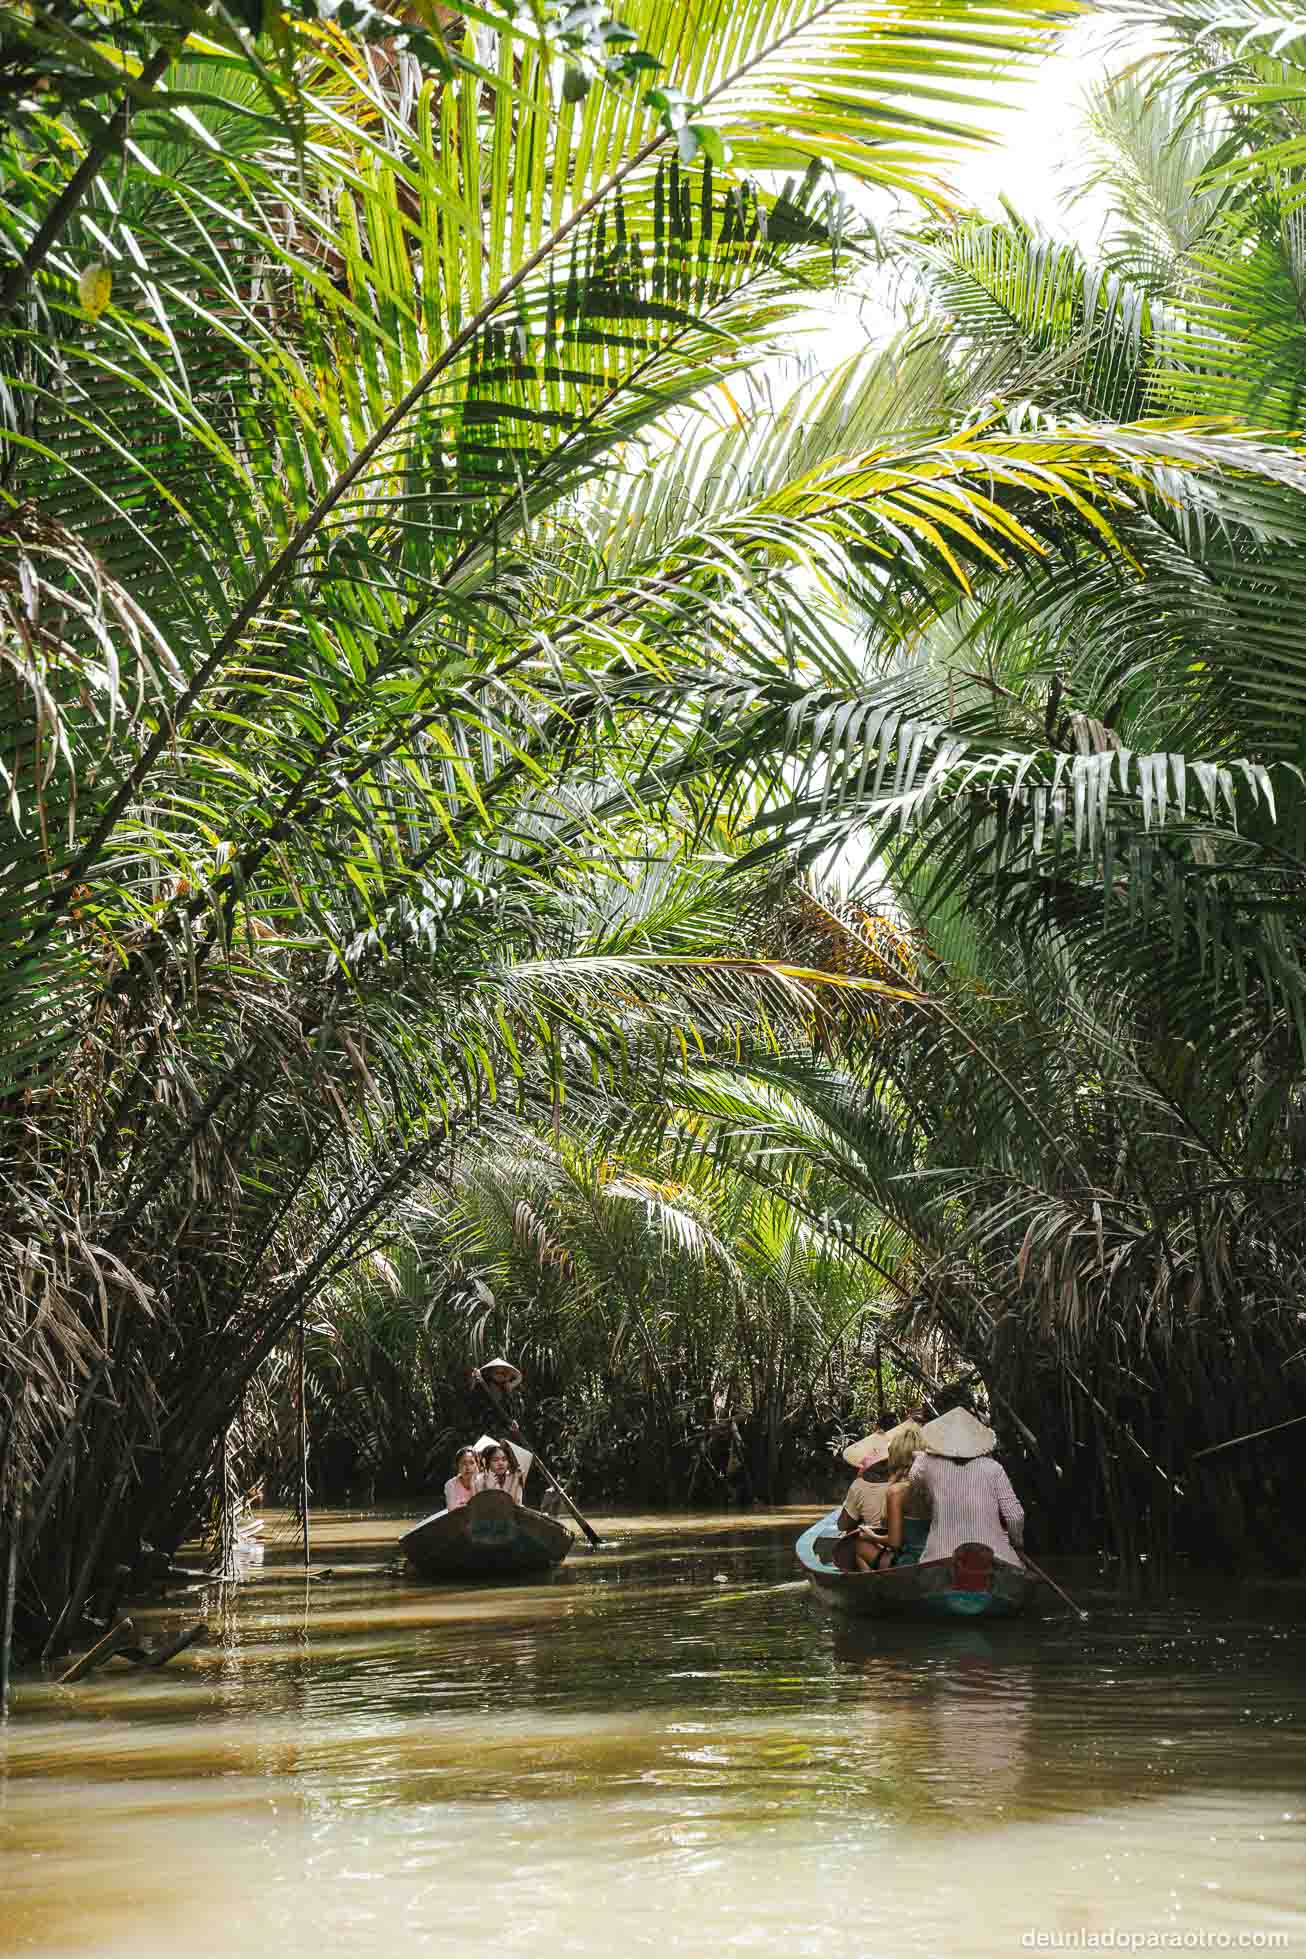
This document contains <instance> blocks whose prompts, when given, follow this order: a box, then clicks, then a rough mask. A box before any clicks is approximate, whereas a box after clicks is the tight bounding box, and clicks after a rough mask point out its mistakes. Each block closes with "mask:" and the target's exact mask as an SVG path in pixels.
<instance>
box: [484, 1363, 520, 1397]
mask: <svg viewBox="0 0 1306 1959" xmlns="http://www.w3.org/2000/svg"><path fill="white" fill-rule="evenodd" d="M492 1367H498V1368H501V1369H502V1370H503V1372H504V1373H505V1374H511V1376H512V1379H511V1380H510V1381H507V1382H505V1384H504V1385H505V1386H506V1387H507V1388H509V1389H510V1390H511V1389H512V1388H519V1387H520V1386H521V1369H520V1367H514V1366H513V1364H512V1362H511V1361H510V1360H505V1359H504V1357H503V1355H502V1354H496V1355H495V1357H494V1359H493V1360H483V1361H482V1362H481V1364H480V1366H479V1367H478V1368H477V1370H476V1372H477V1373H478V1374H488V1373H489V1372H490V1369H491V1368H492Z"/></svg>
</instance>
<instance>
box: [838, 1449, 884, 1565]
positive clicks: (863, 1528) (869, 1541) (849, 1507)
mask: <svg viewBox="0 0 1306 1959" xmlns="http://www.w3.org/2000/svg"><path fill="white" fill-rule="evenodd" d="M844 1455H845V1457H846V1458H847V1459H848V1460H849V1461H850V1462H853V1463H854V1465H855V1466H856V1467H857V1468H858V1470H859V1474H858V1476H857V1479H856V1481H855V1482H853V1483H852V1484H850V1485H849V1489H848V1494H847V1496H846V1497H845V1498H844V1500H843V1509H842V1510H841V1511H840V1512H839V1530H840V1531H841V1532H842V1533H844V1534H843V1535H842V1536H841V1537H840V1539H839V1542H838V1543H837V1544H836V1545H835V1546H834V1551H833V1556H834V1562H835V1563H836V1564H837V1565H838V1567H839V1569H840V1571H875V1570H877V1569H878V1568H879V1565H880V1561H881V1559H882V1558H885V1557H887V1555H888V1553H887V1550H886V1546H885V1543H884V1539H883V1538H882V1537H879V1536H877V1534H876V1533H877V1532H878V1531H879V1529H880V1527H881V1525H882V1524H883V1522H884V1505H885V1498H886V1495H887V1490H886V1479H887V1476H888V1470H887V1467H886V1465H887V1462H888V1456H889V1438H888V1437H887V1436H886V1435H868V1436H867V1437H866V1438H865V1440H864V1441H862V1442H858V1443H855V1444H854V1445H853V1448H851V1449H845V1451H844Z"/></svg>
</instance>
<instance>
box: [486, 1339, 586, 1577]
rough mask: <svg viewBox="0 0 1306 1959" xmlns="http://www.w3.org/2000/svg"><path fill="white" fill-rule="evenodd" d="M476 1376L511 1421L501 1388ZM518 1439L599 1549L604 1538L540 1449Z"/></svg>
mask: <svg viewBox="0 0 1306 1959" xmlns="http://www.w3.org/2000/svg"><path fill="white" fill-rule="evenodd" d="M476 1378H477V1380H478V1381H479V1382H480V1384H481V1386H482V1387H483V1388H484V1390H485V1392H486V1394H488V1395H489V1397H490V1400H491V1401H492V1402H493V1403H494V1406H495V1409H496V1410H497V1412H498V1413H499V1414H500V1415H502V1417H503V1419H504V1421H505V1422H508V1423H511V1422H512V1417H511V1415H510V1414H509V1413H508V1410H507V1409H506V1408H505V1407H504V1405H503V1403H502V1401H501V1400H500V1399H499V1390H498V1389H497V1388H495V1387H491V1385H490V1383H489V1382H488V1381H487V1380H485V1379H484V1378H483V1377H482V1375H481V1373H480V1370H479V1369H478V1370H477V1375H476ZM508 1440H509V1441H511V1440H512V1437H511V1436H509V1438H508ZM517 1440H518V1441H519V1442H520V1443H521V1445H522V1448H523V1449H530V1450H531V1455H532V1456H533V1457H534V1460H535V1467H536V1468H537V1469H538V1470H539V1472H540V1475H541V1476H542V1477H543V1478H544V1480H545V1482H546V1483H547V1484H548V1486H549V1488H550V1489H551V1490H556V1491H557V1492H558V1495H559V1496H560V1497H561V1498H562V1500H563V1502H564V1503H565V1504H566V1506H567V1508H568V1510H570V1512H571V1514H572V1516H573V1517H574V1518H575V1519H576V1522H577V1523H578V1524H579V1525H580V1527H581V1529H582V1530H583V1531H584V1533H585V1535H586V1537H587V1538H588V1539H589V1546H590V1549H591V1551H597V1550H598V1548H599V1545H600V1544H601V1543H602V1542H603V1539H602V1538H601V1537H600V1536H599V1534H598V1532H597V1531H596V1530H595V1529H594V1526H593V1525H592V1524H589V1523H586V1521H585V1519H584V1517H582V1516H581V1514H580V1511H579V1510H578V1509H577V1508H576V1506H575V1504H574V1503H573V1502H572V1500H571V1498H570V1497H569V1496H568V1495H567V1492H566V1491H565V1490H564V1489H563V1487H562V1484H561V1483H560V1482H559V1481H558V1479H557V1477H556V1476H555V1475H554V1473H553V1471H552V1470H551V1469H550V1468H549V1466H548V1464H547V1463H545V1462H543V1461H542V1460H541V1458H540V1454H539V1451H538V1450H537V1449H531V1445H530V1443H529V1442H528V1441H527V1440H526V1437H525V1436H524V1435H521V1434H519V1435H518V1436H517Z"/></svg>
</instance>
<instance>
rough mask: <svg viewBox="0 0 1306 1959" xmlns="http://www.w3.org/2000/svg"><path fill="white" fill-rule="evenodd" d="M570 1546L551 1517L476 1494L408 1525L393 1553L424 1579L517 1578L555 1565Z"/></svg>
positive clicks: (501, 1496)
mask: <svg viewBox="0 0 1306 1959" xmlns="http://www.w3.org/2000/svg"><path fill="white" fill-rule="evenodd" d="M575 1541H576V1540H575V1538H574V1537H573V1536H572V1534H571V1532H570V1531H569V1530H568V1529H567V1527H566V1525H565V1524H560V1523H558V1522H557V1520H556V1518H553V1517H546V1516H545V1515H544V1514H543V1512H542V1511H539V1510H528V1509H527V1508H526V1506H525V1504H522V1503H514V1502H513V1499H512V1498H511V1497H510V1496H507V1495H505V1493H504V1492H503V1491H502V1490H481V1491H478V1493H477V1494H476V1495H475V1496H474V1497H471V1498H470V1499H469V1500H468V1501H467V1502H466V1503H464V1504H463V1505H461V1507H460V1508H459V1509H457V1510H437V1511H436V1513H435V1515H434V1516H432V1517H424V1518H423V1519H422V1521H421V1523H420V1524H414V1526H413V1528H412V1529H411V1530H410V1531H406V1532H405V1533H404V1535H403V1536H402V1537H401V1538H400V1540H399V1549H400V1551H401V1552H402V1553H403V1555H404V1556H405V1557H406V1558H407V1559H408V1561H409V1563H410V1564H412V1565H414V1566H415V1567H416V1568H417V1570H418V1571H420V1572H421V1574H422V1576H423V1577H424V1578H517V1577H521V1576H523V1575H524V1574H526V1573H528V1572H532V1571H548V1570H549V1569H550V1567H551V1566H553V1565H559V1564H561V1563H562V1561H563V1559H564V1558H565V1557H566V1555H567V1553H568V1551H570V1549H571V1547H572V1545H573V1544H574V1543H575Z"/></svg>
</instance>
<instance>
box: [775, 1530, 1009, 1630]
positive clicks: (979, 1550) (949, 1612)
mask: <svg viewBox="0 0 1306 1959" xmlns="http://www.w3.org/2000/svg"><path fill="white" fill-rule="evenodd" d="M838 1535H839V1512H838V1511H837V1510H831V1511H830V1513H829V1515H828V1516H825V1517H822V1518H821V1520H820V1522H819V1523H815V1524H813V1525H812V1526H811V1528H810V1529H809V1530H805V1531H804V1532H803V1534H802V1536H801V1537H800V1538H799V1540H798V1543H797V1544H796V1545H795V1547H794V1548H795V1550H796V1552H797V1555H798V1562H799V1564H800V1565H801V1566H802V1568H803V1570H804V1571H805V1572H806V1574H807V1577H808V1581H809V1582H810V1584H811V1586H812V1589H813V1590H814V1591H815V1592H817V1593H818V1594H819V1596H820V1597H821V1598H823V1599H824V1600H825V1601H826V1602H827V1604H829V1605H832V1606H834V1607H835V1608H836V1609H837V1610H838V1611H840V1612H847V1613H851V1614H852V1615H853V1616H854V1617H856V1618H859V1619H881V1618H884V1619H1009V1618H1013V1617H1014V1616H1015V1615H1016V1614H1017V1613H1019V1612H1023V1611H1024V1610H1025V1608H1026V1607H1027V1606H1028V1604H1029V1602H1030V1599H1031V1597H1032V1596H1033V1592H1034V1580H1033V1578H1032V1577H1031V1576H1030V1574H1029V1572H1027V1571H1026V1570H1025V1568H1024V1566H1023V1565H1012V1564H1005V1563H1003V1561H1002V1560H1001V1559H999V1558H995V1557H994V1555H993V1553H992V1551H991V1550H990V1549H989V1547H988V1545H987V1544H961V1545H959V1546H958V1547H957V1549H956V1550H955V1551H954V1552H953V1554H952V1556H951V1557H950V1558H934V1559H931V1561H930V1562H929V1563H928V1564H900V1565H895V1566H894V1568H893V1569H892V1570H891V1571H855V1572H850V1571H841V1570H840V1569H839V1567H838V1565H836V1564H835V1563H834V1561H833V1558H832V1557H831V1555H830V1554H831V1551H832V1549H833V1546H834V1545H835V1544H836V1543H837V1541H838Z"/></svg>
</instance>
